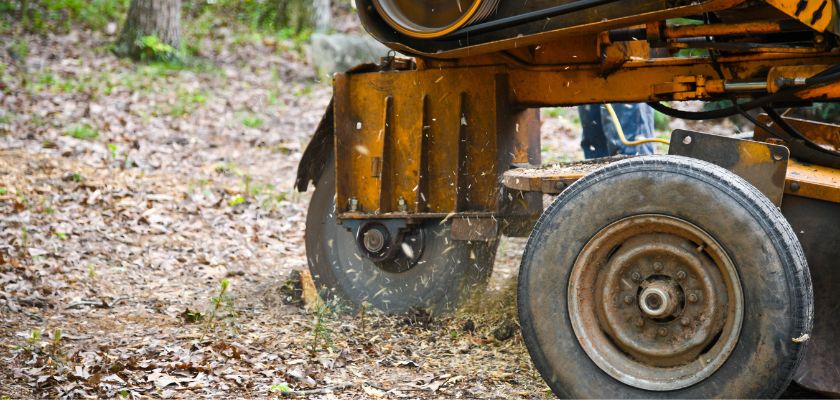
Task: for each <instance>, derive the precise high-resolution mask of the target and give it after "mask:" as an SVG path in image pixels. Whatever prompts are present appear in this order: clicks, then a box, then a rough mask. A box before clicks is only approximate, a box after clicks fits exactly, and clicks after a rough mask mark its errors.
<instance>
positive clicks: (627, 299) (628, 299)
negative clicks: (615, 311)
mask: <svg viewBox="0 0 840 400" xmlns="http://www.w3.org/2000/svg"><path fill="white" fill-rule="evenodd" d="M624 304H633V296H631V295H629V294H628V295H625V296H624Z"/></svg>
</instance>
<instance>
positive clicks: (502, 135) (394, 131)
mask: <svg viewBox="0 0 840 400" xmlns="http://www.w3.org/2000/svg"><path fill="white" fill-rule="evenodd" d="M602 46H603V45H597V44H596V45H595V46H594V49H593V50H592V51H597V48H599V47H602ZM622 51H624V52H625V53H620V54H624V55H625V56H626V57H625V58H626V60H625V62H623V63H622V62H619V63H618V64H617V65H618V69H617V70H615V71H614V72H609V73H608V74H606V75H605V74H604V70H603V64H602V63H589V64H582V65H562V64H561V65H553V64H549V65H545V64H541V65H536V64H530V63H528V62H526V61H522V60H521V59H511V58H510V57H509V56H504V55H496V56H492V57H490V56H480V57H477V58H476V59H466V60H461V61H459V62H457V63H451V62H441V61H435V60H424V59H419V60H418V62H417V68H416V69H407V70H392V71H374V72H370V71H364V72H354V73H347V74H338V75H337V76H336V77H335V81H334V84H335V106H334V107H335V108H334V114H335V121H334V130H335V142H334V144H335V147H334V154H335V157H336V172H337V177H338V179H337V203H336V204H337V208H338V210H337V211H338V212H339V218H340V219H369V218H415V219H416V218H445V217H452V216H457V217H470V218H496V217H505V216H510V215H524V214H523V213H525V214H527V215H530V216H534V215H536V214H537V213H538V210H539V208H540V207H538V206H537V204H536V203H537V201H536V199H535V198H526V196H525V195H523V194H521V193H517V192H508V193H505V192H504V188H505V187H507V188H509V189H520V187H519V186H516V185H509V186H504V185H502V184H500V181H501V180H503V179H504V178H503V174H504V173H505V171H507V170H509V169H510V168H511V166H513V165H514V164H523V163H525V164H539V162H538V158H536V157H535V154H538V152H539V129H538V126H539V125H538V116H537V115H536V114H535V113H534V112H533V111H527V110H528V109H529V108H536V107H544V106H558V105H574V104H584V103H599V102H639V101H651V100H665V99H678V100H684V99H704V100H707V99H714V98H719V97H720V96H721V95H722V93H721V92H720V91H719V89H714V88H721V87H724V86H725V85H724V83H723V82H724V80H715V79H713V78H714V77H715V76H716V75H717V72H716V70H715V66H713V65H712V63H711V61H710V60H708V59H703V58H695V59H690V60H679V59H674V58H652V59H648V60H647V61H641V60H637V59H634V58H633V57H634V56H633V54H636V52H639V51H642V52H644V49H639V48H635V49H634V48H630V47H625V48H622ZM717 62H718V63H720V64H723V65H724V66H725V67H726V68H727V69H728V70H730V71H735V72H734V74H733V75H732V76H730V77H729V79H734V80H759V81H760V80H763V79H771V78H770V77H772V79H777V78H778V77H779V76H780V73H779V72H778V71H780V70H781V71H793V72H799V73H804V74H806V76H810V75H813V74H816V73H818V72H819V71H821V70H822V69H824V67H813V68H811V67H809V66H825V65H830V64H840V54H838V53H825V54H821V55H812V54H807V55H802V54H783V55H779V54H767V55H750V56H738V57H734V56H733V57H730V58H729V59H719V60H717ZM406 65H407V64H406ZM784 73H791V72H784ZM715 81H717V83H714V82H715ZM769 87H770V85H769V84H768V88H769ZM768 90H769V89H768ZM826 93H829V95H830V96H833V97H835V98H840V84H831V85H826V86H824V87H822V88H821V90H820V95H819V96H820V97H822V96H824V95H826ZM537 157H538V156H537ZM798 173H800V174H803V172H802V171H799V172H798ZM811 175H812V174H811ZM560 181H562V180H560ZM807 182H811V181H808V180H802V183H800V184H799V186H798V187H800V189H799V190H803V189H801V187H802V186H803V183H804V184H805V186H806V189H804V192H807V193H812V192H813V188H814V187H815V186H813V185H812V184H811V183H807ZM552 185H553V187H555V188H557V187H558V186H557V185H558V184H557V183H549V186H552ZM794 187H797V185H794ZM827 187H828V188H831V185H828V186H827ZM827 190H828V192H827V193H824V197H825V198H826V199H830V198H833V197H832V196H835V194H833V191H832V190H830V189H827ZM511 203H512V204H514V205H517V206H514V207H511V206H510V204H511ZM526 210H527V211H526Z"/></svg>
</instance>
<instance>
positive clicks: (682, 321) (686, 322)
mask: <svg viewBox="0 0 840 400" xmlns="http://www.w3.org/2000/svg"><path fill="white" fill-rule="evenodd" d="M690 323H691V320H689V319H688V317H682V318H681V319H680V324H682V326H688V324H690Z"/></svg>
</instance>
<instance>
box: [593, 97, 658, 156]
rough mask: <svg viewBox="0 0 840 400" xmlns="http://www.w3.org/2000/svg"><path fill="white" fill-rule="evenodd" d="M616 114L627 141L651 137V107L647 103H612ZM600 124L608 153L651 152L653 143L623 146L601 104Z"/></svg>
mask: <svg viewBox="0 0 840 400" xmlns="http://www.w3.org/2000/svg"><path fill="white" fill-rule="evenodd" d="M612 106H613V109H614V110H615V114H616V116H618V120H619V123H620V124H621V128H622V129H623V131H624V136H625V137H626V138H627V140H628V141H631V142H632V141H634V140H637V139H643V138H652V137H653V135H654V128H653V109H652V108H650V106H648V105H647V104H644V103H638V104H619V103H616V104H613V105H612ZM600 108H601V124H602V125H603V131H604V135H605V136H606V142H607V153H608V154H609V155H615V154H628V155H636V154H638V155H644V154H653V150H654V148H653V143H645V144H642V145H639V146H625V145H623V144H622V143H621V139H619V137H618V132H617V131H616V130H615V126H614V125H613V123H612V118H611V117H610V114H609V112H608V111H607V109H606V107H603V106H601V107H600Z"/></svg>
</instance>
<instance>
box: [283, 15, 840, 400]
mask: <svg viewBox="0 0 840 400" xmlns="http://www.w3.org/2000/svg"><path fill="white" fill-rule="evenodd" d="M463 3H464V4H467V3H469V4H471V5H472V6H475V7H479V6H480V5H481V3H482V2H480V1H474V2H463ZM383 4H384V6H383ZM837 4H838V3H837V2H834V1H823V0H767V1H766V2H746V1H743V0H704V1H695V2H687V1H674V0H643V1H639V2H627V1H616V0H613V1H609V0H600V1H599V0H571V1H568V0H567V1H563V2H559V1H549V0H534V1H528V2H517V1H504V0H503V1H500V2H499V3H498V4H497V5H495V6H494V10H493V12H492V13H489V14H488V15H483V16H482V18H476V19H472V16H473V14H470V13H474V12H475V11H476V9H475V8H468V9H465V10H464V14H463V16H464V18H460V19H458V18H455V20H454V22H452V23H451V24H449V25H447V24H438V27H437V28H435V27H434V26H431V25H434V24H432V23H428V24H427V25H429V26H426V27H425V28H424V27H422V26H421V27H420V28H417V27H416V26H415V28H417V29H414V30H412V29H410V27H411V26H412V24H414V22H412V21H410V17H406V16H405V15H402V16H400V17H399V18H397V17H393V16H387V15H386V16H383V15H381V14H380V13H382V12H383V11H382V10H383V7H385V8H386V9H387V8H388V7H392V8H393V7H401V6H405V8H404V9H411V7H413V6H416V4H413V3H412V2H411V1H406V2H403V1H396V0H393V1H386V0H358V1H357V5H358V8H359V14H360V16H361V19H362V22H363V24H364V25H365V28H366V29H367V30H368V32H369V33H370V34H371V35H373V36H374V37H375V38H376V39H377V40H379V41H381V42H383V43H385V44H386V45H387V46H389V47H391V48H392V49H394V50H396V51H398V52H401V53H403V54H405V55H407V56H410V57H413V59H406V58H398V57H388V58H385V59H383V61H382V63H381V64H380V65H368V66H361V67H359V68H357V69H355V70H353V71H349V72H347V73H343V74H337V75H336V77H335V81H334V86H335V97H334V103H333V106H332V109H330V110H328V115H327V116H326V117H325V120H324V122H323V123H322V126H321V127H320V128H319V131H318V133H317V134H316V137H315V139H313V144H312V145H310V148H309V149H308V150H307V153H306V154H305V155H304V160H303V161H302V163H301V165H302V168H301V172H300V173H299V177H298V187H299V188H300V189H303V190H305V189H306V187H307V185H308V182H309V181H313V180H315V179H317V176H318V174H319V173H320V172H319V170H318V167H317V164H318V159H319V158H320V157H323V156H325V155H334V157H335V166H336V213H337V217H338V219H339V220H340V221H352V220H387V219H399V220H404V221H407V222H408V223H412V222H416V221H422V220H424V219H441V218H444V219H447V220H452V221H453V223H457V224H470V225H471V226H472V224H473V223H475V224H477V225H475V226H480V227H481V229H478V232H476V229H471V230H469V232H470V233H468V234H463V235H462V236H459V237H453V238H454V239H464V240H466V239H469V240H484V239H488V240H489V239H491V238H495V237H496V236H497V234H498V233H500V232H501V233H505V234H512V235H514V234H518V235H523V234H527V232H528V229H529V227H530V226H531V225H532V224H533V222H534V221H535V220H536V219H537V218H538V217H539V215H540V213H541V212H542V199H541V196H542V193H549V194H556V193H558V192H560V191H562V190H563V188H565V187H566V185H568V184H570V183H571V182H573V181H575V180H576V179H578V178H580V177H582V176H584V175H585V174H586V173H587V172H588V171H589V170H587V169H586V168H580V169H577V170H574V169H573V170H571V171H569V170H551V169H545V170H540V171H537V170H535V169H533V168H527V169H517V168H518V167H533V166H537V165H539V164H540V156H539V153H540V134H539V127H540V122H539V114H538V112H537V111H536V109H538V108H540V107H555V106H573V105H580V104H599V103H612V102H622V103H631V102H662V101H669V102H670V101H685V100H700V101H714V100H724V99H729V100H732V99H743V100H744V101H749V100H750V99H760V98H762V97H766V96H771V95H773V94H780V95H781V94H784V95H785V98H784V103H785V104H789V105H791V106H801V105H808V104H810V103H811V102H813V101H838V100H840V83H837V82H828V83H823V84H820V85H816V86H809V87H807V88H805V87H804V86H802V87H803V89H802V90H797V85H803V83H804V82H808V81H809V79H811V80H813V79H818V78H819V77H820V76H821V75H820V74H824V73H826V71H828V72H831V71H833V70H832V68H833V67H836V66H838V65H840V46H839V44H840V41H838V37H837V35H836V33H837V32H840V29H838V24H840V22H838V20H839V17H838V10H837V8H836V6H837ZM544 10H553V11H552V12H551V13H550V16H549V17H546V16H545V15H543V16H542V17H540V13H543V12H544ZM483 12H485V14H487V10H483ZM523 15H524V16H526V17H528V18H525V17H523ZM710 15H711V16H714V18H709V16H710ZM698 16H705V17H706V20H703V18H701V17H698ZM450 17H451V16H450ZM400 18H402V22H401V20H400ZM406 18H408V20H406ZM424 18H425V17H424ZM529 18H530V19H529ZM679 18H683V19H682V20H680V19H679ZM686 19H690V20H692V21H693V22H692V23H690V24H689V23H685V21H686ZM418 20H419V21H421V22H422V21H424V20H421V19H418ZM426 20H428V18H427V19H426ZM417 24H419V25H422V23H417ZM444 25H445V26H444ZM430 26H431V27H430ZM441 26H443V27H442V28H441ZM423 32H425V33H423ZM692 49H695V50H696V51H695V52H694V53H691V52H690V51H691V50H692ZM684 50H688V51H684ZM710 54H713V56H712V55H710ZM759 118H764V119H763V120H762V121H764V122H768V123H772V121H769V120H768V119H767V118H765V117H759ZM783 118H786V121H787V122H788V123H789V124H791V125H793V126H795V127H796V128H797V129H799V130H800V132H802V134H803V135H805V138H804V139H796V140H785V139H783V138H782V139H780V138H777V137H773V136H772V135H770V134H769V133H768V132H763V131H762V130H761V129H758V130H757V132H756V136H755V139H756V140H763V141H767V142H770V143H774V144H780V145H784V146H787V147H789V148H790V149H791V150H790V151H791V155H790V157H791V160H790V161H789V162H788V164H787V168H786V171H787V172H786V174H785V176H784V178H783V179H781V180H780V181H779V182H780V184H779V185H780V187H779V190H780V191H783V192H784V197H783V198H782V200H781V204H782V205H783V206H782V207H783V211H785V212H786V215H788V213H789V214H790V215H791V217H790V218H791V224H792V225H794V228H795V229H797V226H800V224H805V225H802V226H813V227H818V228H815V229H816V232H814V231H813V230H811V231H809V232H808V235H803V236H802V237H801V238H800V240H801V241H802V243H803V246H804V247H805V250H806V255H807V256H808V261H809V264H810V267H811V270H812V272H811V274H812V276H813V280H814V282H816V283H815V293H816V295H815V297H816V298H817V302H816V304H817V311H816V315H817V317H816V320H815V321H816V322H815V331H814V336H815V340H814V343H811V346H810V348H809V349H810V350H809V353H808V354H807V356H806V360H805V362H804V363H803V366H802V367H801V368H800V373H798V375H797V381H798V382H799V383H800V384H802V385H805V386H807V387H810V388H813V389H817V390H821V391H824V392H830V393H835V394H837V393H840V377H837V376H836V375H831V372H830V371H835V370H836V369H837V368H838V367H840V366H838V362H840V355H839V354H838V352H837V351H836V349H834V348H832V347H831V346H830V344H829V343H830V339H831V337H832V333H831V332H832V330H833V329H836V328H840V325H838V323H839V322H838V321H837V319H836V316H834V317H831V311H830V307H833V305H836V304H838V303H840V301H838V299H837V296H834V295H832V294H831V292H832V290H834V291H836V289H837V287H834V288H833V289H831V287H832V286H836V285H840V274H838V272H837V271H835V269H837V267H838V265H837V261H836V260H837V257H840V255H838V254H836V253H838V250H837V248H838V247H840V246H838V245H837V243H840V228H838V225H840V224H838V222H840V221H837V220H834V222H833V223H822V222H820V223H816V222H814V221H823V222H825V221H831V220H832V219H836V218H840V211H838V210H840V169H838V168H840V152H838V150H840V127H838V126H836V125H831V124H822V123H814V122H809V121H804V120H798V119H795V118H788V117H783ZM745 151H746V150H745ZM758 159H766V157H764V156H762V155H760V154H759V155H756V154H753V153H750V152H749V151H746V152H743V153H741V154H740V155H739V158H738V160H737V162H738V165H739V168H742V169H745V170H749V167H750V163H752V162H755V161H754V160H758ZM814 160H828V161H826V162H822V161H817V162H815V161H814ZM757 186H758V185H757ZM782 186H783V187H782ZM780 196H781V192H780ZM785 207H787V209H786V208H785ZM482 221H483V222H482ZM803 221H804V222H803ZM809 224H810V225H809ZM797 230H798V229H797ZM820 230H822V231H820ZM803 231H804V229H803ZM457 232H458V230H456V229H455V230H453V236H457V235H458V233H457ZM825 241H828V242H829V243H831V242H832V241H833V243H834V245H828V246H826V245H825ZM811 249H815V250H813V252H812V253H810V254H809V251H810V250H811ZM819 249H821V250H819ZM819 282H823V283H819ZM821 302H822V303H821ZM827 365H828V366H832V365H833V367H832V368H828V369H826V368H825V367H826V366H827ZM821 371H822V372H821ZM826 371H829V372H826Z"/></svg>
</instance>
